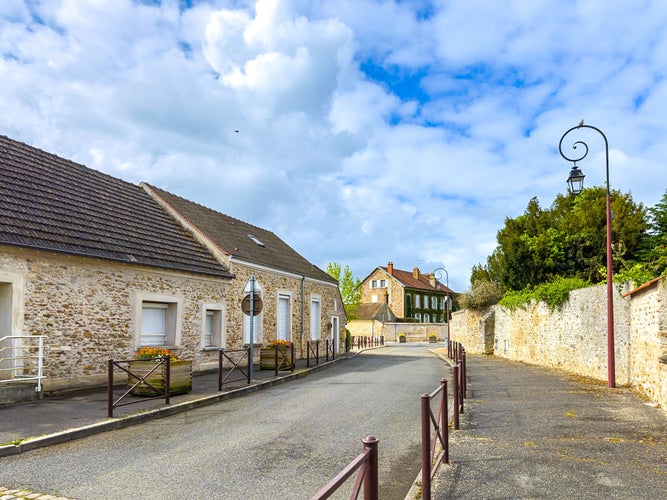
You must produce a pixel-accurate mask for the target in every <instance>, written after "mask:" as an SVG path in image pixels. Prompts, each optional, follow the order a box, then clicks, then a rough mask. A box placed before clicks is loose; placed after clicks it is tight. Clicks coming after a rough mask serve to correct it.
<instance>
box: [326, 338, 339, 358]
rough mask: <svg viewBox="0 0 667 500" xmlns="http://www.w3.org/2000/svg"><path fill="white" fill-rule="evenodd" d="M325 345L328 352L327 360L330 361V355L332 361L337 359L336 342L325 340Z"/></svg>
mask: <svg viewBox="0 0 667 500" xmlns="http://www.w3.org/2000/svg"><path fill="white" fill-rule="evenodd" d="M324 345H325V350H326V353H327V354H326V358H327V361H329V354H331V359H336V353H335V350H336V343H335V342H334V339H325V340H324Z"/></svg>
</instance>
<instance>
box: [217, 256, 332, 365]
mask: <svg viewBox="0 0 667 500" xmlns="http://www.w3.org/2000/svg"><path fill="white" fill-rule="evenodd" d="M230 271H232V273H233V274H234V275H235V276H236V278H235V280H234V282H233V284H232V295H233V296H234V297H235V299H234V300H233V306H232V307H231V308H230V315H229V325H230V326H229V328H231V329H233V330H234V332H235V334H236V336H235V337H234V338H239V339H243V321H244V318H243V312H242V311H241V300H242V299H243V293H242V292H243V287H244V286H245V284H246V283H247V282H248V279H249V278H250V275H251V274H253V275H254V276H255V277H256V279H257V283H258V284H259V286H261V288H262V290H263V292H262V302H263V304H264V306H263V307H264V308H263V310H262V313H261V317H260V322H261V326H260V328H261V332H260V334H261V341H263V342H265V343H266V342H270V341H271V340H274V339H276V337H277V313H276V311H277V308H278V295H279V294H283V295H289V297H290V306H291V314H290V323H291V338H290V339H289V340H291V341H292V342H294V343H295V344H296V346H295V353H296V357H297V358H301V357H302V356H305V355H306V343H307V342H308V341H309V340H310V339H311V321H310V316H311V312H310V311H311V307H310V304H311V300H312V298H313V297H316V298H319V299H320V307H321V308H320V322H319V323H320V335H319V339H320V340H325V339H331V338H334V337H337V339H336V340H337V342H336V347H337V349H338V351H340V350H341V347H342V348H343V349H344V348H345V311H344V308H343V303H342V299H341V297H340V292H339V290H338V287H337V286H336V285H335V284H331V283H325V282H320V281H316V280H313V279H310V278H306V279H302V278H301V277H300V276H296V275H294V274H289V273H282V272H278V271H270V270H267V269H257V268H253V267H250V266H248V265H241V264H238V263H236V264H235V263H232V264H231V266H230ZM333 318H338V331H337V332H332V328H333V324H334V319H333ZM257 342H259V340H258V341H257ZM237 344H238V345H237V346H240V342H238V343H237ZM320 347H321V349H325V346H324V343H322V344H321V346H320ZM322 352H324V351H322Z"/></svg>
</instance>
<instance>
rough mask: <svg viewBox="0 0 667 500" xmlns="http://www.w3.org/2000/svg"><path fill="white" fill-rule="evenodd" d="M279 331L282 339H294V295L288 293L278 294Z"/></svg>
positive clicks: (279, 336) (277, 333) (279, 337)
mask: <svg viewBox="0 0 667 500" xmlns="http://www.w3.org/2000/svg"><path fill="white" fill-rule="evenodd" d="M277 310H278V312H277V315H278V317H277V325H276V326H277V332H276V335H277V336H278V339H280V340H290V341H291V340H292V321H291V319H292V296H291V295H290V294H288V293H279V294H278V309H277Z"/></svg>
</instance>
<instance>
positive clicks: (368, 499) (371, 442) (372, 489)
mask: <svg viewBox="0 0 667 500" xmlns="http://www.w3.org/2000/svg"><path fill="white" fill-rule="evenodd" d="M362 443H364V449H365V450H370V456H369V457H368V462H366V467H368V469H367V474H365V475H364V500H378V497H379V488H378V439H377V438H376V437H374V436H368V437H367V438H366V439H364V440H363V441H362Z"/></svg>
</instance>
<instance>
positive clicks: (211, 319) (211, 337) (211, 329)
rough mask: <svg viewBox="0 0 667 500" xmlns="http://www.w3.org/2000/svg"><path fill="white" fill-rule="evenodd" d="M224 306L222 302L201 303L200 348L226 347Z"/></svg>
mask: <svg viewBox="0 0 667 500" xmlns="http://www.w3.org/2000/svg"><path fill="white" fill-rule="evenodd" d="M224 317H225V307H224V305H222V304H203V305H202V319H203V321H202V334H201V346H202V349H212V348H219V347H226V344H225V324H224Z"/></svg>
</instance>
